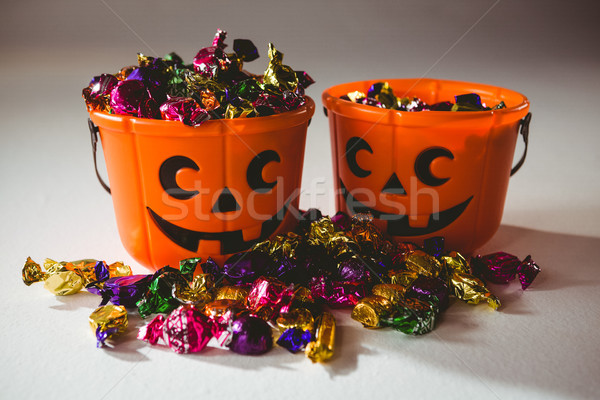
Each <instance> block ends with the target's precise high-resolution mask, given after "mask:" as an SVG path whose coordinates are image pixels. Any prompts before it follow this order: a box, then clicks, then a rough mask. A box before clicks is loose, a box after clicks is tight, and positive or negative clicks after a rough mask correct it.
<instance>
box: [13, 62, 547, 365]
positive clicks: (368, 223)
mask: <svg viewBox="0 0 600 400" xmlns="http://www.w3.org/2000/svg"><path fill="white" fill-rule="evenodd" d="M251 57H252V56H251ZM274 57H277V54H274ZM144 62H147V63H151V62H152V61H151V60H146V61H144ZM207 71H208V70H207ZM284 72H285V71H284ZM317 211H318V210H317ZM317 211H315V210H309V211H308V212H306V213H304V214H303V216H302V218H303V221H304V222H301V223H300V224H299V225H298V226H297V227H296V230H295V231H294V232H288V233H286V234H282V235H278V236H275V237H272V238H270V239H268V240H266V241H263V242H261V243H257V244H256V245H255V246H254V247H253V249H251V250H249V251H247V252H244V253H238V254H235V255H233V256H231V257H230V258H229V259H228V260H227V261H225V263H224V265H223V268H221V267H220V266H219V265H217V264H216V263H215V262H214V260H211V259H208V260H206V261H205V262H202V260H201V259H200V258H190V259H187V260H182V261H181V262H180V265H179V268H171V267H168V266H167V267H163V268H161V269H159V270H158V271H156V272H155V273H153V274H148V275H132V273H131V268H129V267H128V266H126V265H124V264H123V263H113V264H110V265H108V264H106V263H105V262H103V261H97V260H91V259H88V260H79V261H73V262H65V261H61V262H56V261H53V260H50V259H47V260H46V262H45V263H44V269H45V271H44V270H42V268H41V267H40V265H39V264H37V263H35V262H34V261H33V260H32V259H31V258H28V259H27V261H26V263H25V266H24V267H23V271H22V276H23V281H24V283H25V284H27V285H31V284H32V283H33V282H38V281H44V282H45V284H46V287H47V288H50V289H52V292H53V293H55V294H57V295H65V294H72V293H75V292H77V291H79V290H81V289H82V288H84V287H85V288H86V289H87V290H88V291H90V292H92V293H96V294H98V295H99V296H100V297H101V300H100V308H98V309H97V310H96V311H95V312H94V313H93V314H92V316H93V317H94V318H92V316H91V317H90V318H91V319H90V321H92V319H93V320H94V321H95V322H93V327H94V329H95V330H96V336H97V343H98V346H102V345H103V344H104V343H105V341H106V340H107V339H110V338H112V337H114V336H116V335H118V334H119V333H122V332H123V331H124V329H125V327H126V320H127V319H126V318H127V313H126V308H129V309H131V312H135V309H136V308H137V313H138V314H139V315H140V316H141V317H143V318H146V317H149V316H154V318H153V319H151V320H150V322H148V323H147V324H146V326H144V327H142V328H141V329H140V330H139V333H138V338H139V339H141V340H144V341H147V342H148V343H150V344H151V345H157V344H158V345H166V346H169V347H171V348H172V349H173V350H174V351H175V352H177V353H194V352H200V351H201V350H203V349H204V348H205V347H206V346H207V345H209V342H211V341H213V342H214V343H216V344H217V347H220V348H223V349H229V350H231V351H233V352H236V353H239V354H246V355H257V354H262V353H266V352H268V351H269V350H271V348H272V347H273V344H274V342H276V343H277V345H278V346H279V347H282V348H285V349H287V350H288V351H290V352H292V353H297V352H300V351H304V353H305V354H306V356H307V357H308V358H309V359H310V360H312V361H313V362H324V361H327V360H329V359H331V357H332V356H333V353H334V350H335V331H336V322H335V318H334V316H333V314H331V313H330V312H329V311H327V307H331V308H347V307H352V308H353V309H352V313H351V317H352V318H353V319H355V320H357V321H358V322H359V323H361V324H362V325H363V326H365V327H367V328H386V327H390V328H393V329H395V330H398V331H400V332H403V333H405V334H408V335H422V334H426V333H428V332H431V331H432V330H433V329H434V328H435V326H436V323H437V321H438V320H439V316H440V313H442V312H444V310H445V309H446V308H447V307H448V306H449V304H450V299H451V298H453V297H455V298H458V299H460V300H462V301H465V302H467V303H472V304H477V303H479V302H481V301H484V302H487V304H488V305H489V306H490V307H492V308H493V309H498V308H499V307H500V300H499V299H498V298H497V297H496V296H495V295H494V294H492V292H491V291H490V290H489V288H488V287H487V286H486V283H485V281H486V280H487V281H490V282H492V283H507V282H508V281H510V280H514V279H515V278H516V277H517V276H518V277H519V280H520V281H521V284H522V286H523V289H526V288H527V287H528V286H529V285H530V284H531V282H532V281H533V279H534V278H535V277H536V275H537V274H538V273H539V271H540V268H539V266H538V265H537V264H536V263H535V262H534V261H533V260H532V259H531V257H530V256H527V258H525V260H523V261H521V260H519V259H518V258H517V257H516V256H513V255H510V254H507V253H502V252H498V253H493V254H488V255H484V256H475V257H472V258H470V259H467V258H465V257H464V256H462V255H461V254H460V253H458V252H456V251H447V250H445V249H444V240H443V238H440V237H434V238H431V239H428V240H426V241H425V243H424V246H423V247H419V246H417V245H416V244H414V243H400V244H392V243H391V242H390V241H389V240H388V239H387V238H386V237H385V236H384V235H383V234H382V233H381V232H380V231H379V230H378V229H377V228H376V227H375V225H374V224H373V223H372V218H371V217H370V216H368V215H355V216H354V217H349V216H347V215H345V214H340V213H338V214H337V215H336V216H334V219H330V218H329V217H326V216H325V217H324V216H322V215H321V213H320V212H317ZM49 282H50V283H49ZM108 303H111V304H108ZM124 321H125V322H124Z"/></svg>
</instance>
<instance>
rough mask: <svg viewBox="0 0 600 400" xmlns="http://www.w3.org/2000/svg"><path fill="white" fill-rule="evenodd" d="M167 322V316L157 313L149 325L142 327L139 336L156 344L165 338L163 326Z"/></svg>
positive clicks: (140, 338)
mask: <svg viewBox="0 0 600 400" xmlns="http://www.w3.org/2000/svg"><path fill="white" fill-rule="evenodd" d="M164 324H165V316H164V315H162V314H159V315H157V316H156V317H154V318H153V319H152V321H150V322H149V323H148V324H147V325H145V326H143V327H141V328H140V330H139V331H138V335H137V338H138V339H139V340H143V341H145V342H148V343H150V344H151V345H155V344H157V343H158V341H159V340H160V339H162V338H163V327H164Z"/></svg>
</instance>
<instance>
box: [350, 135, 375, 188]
mask: <svg viewBox="0 0 600 400" xmlns="http://www.w3.org/2000/svg"><path fill="white" fill-rule="evenodd" d="M360 150H366V151H368V152H369V153H371V154H373V149H371V146H369V143H367V141H366V140H364V139H363V138H359V137H356V136H354V137H351V138H350V140H348V142H347V143H346V162H347V163H348V167H349V168H350V171H351V172H352V173H353V174H354V175H356V176H358V177H359V178H366V177H367V176H369V175H371V171H369V170H366V169H362V168H361V167H360V166H359V165H358V162H356V153H358V152H359V151H360Z"/></svg>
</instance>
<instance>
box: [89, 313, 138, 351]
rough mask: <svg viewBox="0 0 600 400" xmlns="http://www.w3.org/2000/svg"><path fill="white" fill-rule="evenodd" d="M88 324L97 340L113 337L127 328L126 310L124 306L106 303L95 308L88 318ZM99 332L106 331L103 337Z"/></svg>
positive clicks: (102, 340)
mask: <svg viewBox="0 0 600 400" xmlns="http://www.w3.org/2000/svg"><path fill="white" fill-rule="evenodd" d="M88 320H89V322H90V326H91V327H92V330H93V331H94V333H96V337H97V338H98V342H99V343H100V342H102V343H103V342H104V340H105V339H111V338H114V337H116V336H118V335H120V334H122V333H124V332H125V331H126V330H127V325H128V320H127V310H126V309H125V307H124V306H115V305H112V304H107V305H105V306H101V307H98V308H96V309H95V310H94V311H93V312H92V313H91V314H90V316H89V318H88ZM99 332H107V334H106V335H105V337H102V338H101V336H100V335H99V334H98V333H99Z"/></svg>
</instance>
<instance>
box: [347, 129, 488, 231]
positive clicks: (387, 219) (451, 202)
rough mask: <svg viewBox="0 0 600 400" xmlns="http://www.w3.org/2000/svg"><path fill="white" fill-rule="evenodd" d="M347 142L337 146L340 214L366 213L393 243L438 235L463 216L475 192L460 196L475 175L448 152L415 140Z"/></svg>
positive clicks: (354, 139) (367, 137)
mask: <svg viewBox="0 0 600 400" xmlns="http://www.w3.org/2000/svg"><path fill="white" fill-rule="evenodd" d="M375 135H377V134H375ZM348 136H349V135H344V134H343V133H342V134H341V135H340V137H339V138H338V140H339V141H338V144H337V152H338V157H337V159H338V165H337V168H338V175H339V177H338V179H339V182H338V185H339V189H340V198H339V199H338V207H339V206H340V203H341V207H340V208H341V209H344V208H345V211H347V212H349V213H350V214H354V213H371V214H372V215H373V217H374V218H376V223H378V225H380V226H381V227H382V228H383V229H384V230H385V231H386V232H387V233H388V234H390V235H392V236H399V237H418V236H427V235H432V234H438V233H440V232H443V231H444V229H445V228H447V227H449V226H451V225H452V224H454V223H455V222H456V221H457V220H458V219H460V217H461V215H463V213H465V211H466V210H468V208H469V205H470V204H471V203H472V200H473V197H474V196H473V193H475V190H473V191H471V189H468V191H467V192H466V193H465V187H467V188H468V187H469V185H468V184H467V185H466V186H465V180H467V181H468V180H469V179H472V180H474V181H477V179H476V177H475V175H476V174H477V172H478V171H476V170H468V169H464V170H463V167H464V164H465V163H464V161H465V160H461V159H457V157H456V154H455V153H454V151H453V150H451V149H450V148H447V147H444V146H431V145H430V143H427V142H426V141H424V140H423V142H422V143H420V140H422V139H420V138H419V137H410V136H402V137H398V136H394V138H395V141H394V140H390V139H387V140H386V139H385V138H383V139H382V138H380V137H376V136H373V135H365V137H358V136H351V137H348ZM399 140H400V141H404V142H405V143H398V141H399ZM454 150H455V151H457V152H458V153H459V154H461V156H462V151H461V149H454ZM472 161H473V164H472V165H476V160H472Z"/></svg>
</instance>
